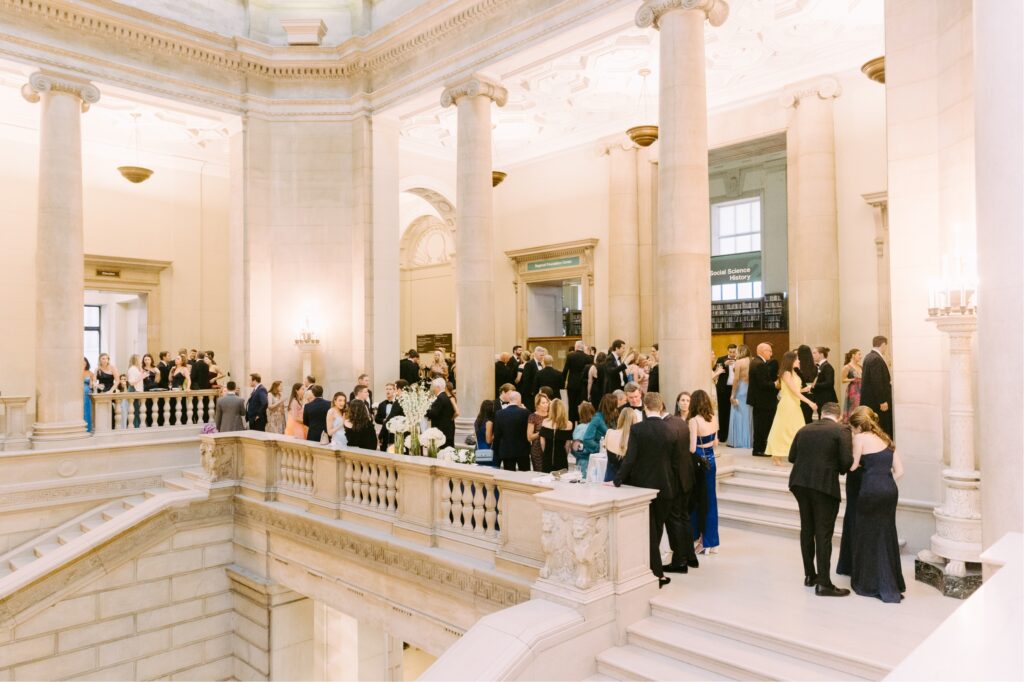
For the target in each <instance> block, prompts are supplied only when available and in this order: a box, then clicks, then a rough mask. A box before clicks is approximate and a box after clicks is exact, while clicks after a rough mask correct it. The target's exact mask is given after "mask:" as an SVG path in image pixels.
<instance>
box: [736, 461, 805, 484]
mask: <svg viewBox="0 0 1024 682" xmlns="http://www.w3.org/2000/svg"><path fill="white" fill-rule="evenodd" d="M765 461H768V458H765ZM791 470H792V467H791V466H789V465H788V464H787V465H786V466H781V467H776V466H751V465H744V464H736V465H734V466H733V468H732V472H733V476H735V477H736V478H747V479H751V480H760V481H765V480H768V481H777V480H782V481H789V472H790V471H791Z"/></svg>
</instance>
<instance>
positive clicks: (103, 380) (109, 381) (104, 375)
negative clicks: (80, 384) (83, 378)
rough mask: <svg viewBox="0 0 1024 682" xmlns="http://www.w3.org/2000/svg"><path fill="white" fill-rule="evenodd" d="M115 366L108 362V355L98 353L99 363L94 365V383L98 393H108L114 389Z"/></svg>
mask: <svg viewBox="0 0 1024 682" xmlns="http://www.w3.org/2000/svg"><path fill="white" fill-rule="evenodd" d="M117 376H118V374H117V367H114V365H112V364H111V362H110V356H109V355H108V354H106V353H100V361H99V364H98V365H96V384H97V385H98V387H99V388H98V389H97V392H98V393H110V392H111V391H112V390H114V383H115V380H116V379H117Z"/></svg>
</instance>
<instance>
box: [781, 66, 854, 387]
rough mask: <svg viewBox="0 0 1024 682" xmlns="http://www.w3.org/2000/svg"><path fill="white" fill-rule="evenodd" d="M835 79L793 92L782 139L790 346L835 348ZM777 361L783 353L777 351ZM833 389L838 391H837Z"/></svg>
mask: <svg viewBox="0 0 1024 682" xmlns="http://www.w3.org/2000/svg"><path fill="white" fill-rule="evenodd" d="M839 93H840V88H839V82H838V81H836V79H834V78H822V79H817V80H815V81H814V82H812V83H809V84H806V85H802V86H797V87H795V88H794V89H793V90H791V91H789V92H787V93H786V94H785V95H784V97H783V104H784V105H785V106H788V107H792V108H793V113H792V118H791V121H790V126H789V129H788V130H787V133H786V152H787V154H786V155H787V164H788V166H789V170H788V205H789V217H790V218H789V239H788V242H789V320H790V326H789V330H790V331H789V338H790V345H791V346H792V347H794V348H795V347H796V346H797V345H798V344H802V343H806V344H808V345H810V346H828V347H829V348H839V223H838V218H837V214H836V163H835V130H834V118H833V102H834V101H835V98H836V97H838V96H839ZM776 355H778V356H780V357H781V355H782V353H781V352H780V351H779V350H778V349H777V350H776ZM837 389H838V387H837Z"/></svg>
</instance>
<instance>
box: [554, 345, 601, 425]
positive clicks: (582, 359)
mask: <svg viewBox="0 0 1024 682" xmlns="http://www.w3.org/2000/svg"><path fill="white" fill-rule="evenodd" d="M583 348H584V346H583V342H582V341H577V342H576V345H575V347H574V348H573V350H571V351H570V352H569V355H567V356H566V358H565V367H563V368H562V384H561V385H562V386H565V392H566V394H567V395H568V398H569V421H571V422H572V423H573V424H575V423H576V422H578V421H579V419H580V403H582V402H583V401H584V400H586V398H587V370H589V369H590V365H591V364H592V363H593V362H594V358H592V357H590V356H589V355H587V352H586V351H585V350H584V349H583Z"/></svg>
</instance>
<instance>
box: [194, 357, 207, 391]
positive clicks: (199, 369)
mask: <svg viewBox="0 0 1024 682" xmlns="http://www.w3.org/2000/svg"><path fill="white" fill-rule="evenodd" d="M189 385H190V386H191V387H192V390H195V391H206V390H209V388H210V365H209V364H207V362H206V353H202V352H201V353H199V354H198V355H197V356H196V361H195V364H193V365H192V371H191V372H190V373H189Z"/></svg>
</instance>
